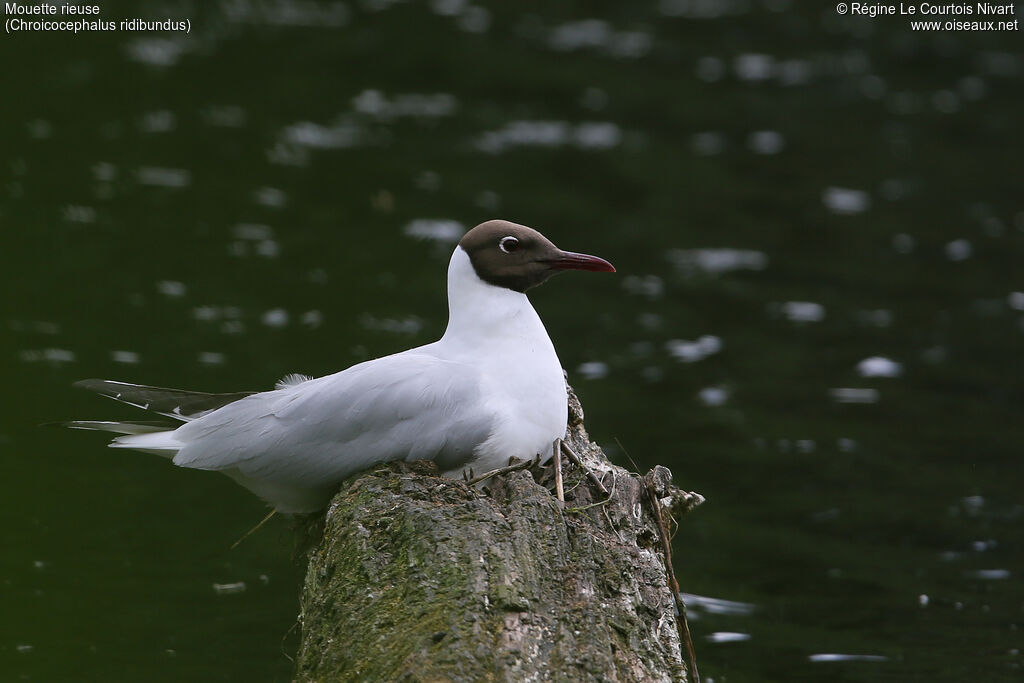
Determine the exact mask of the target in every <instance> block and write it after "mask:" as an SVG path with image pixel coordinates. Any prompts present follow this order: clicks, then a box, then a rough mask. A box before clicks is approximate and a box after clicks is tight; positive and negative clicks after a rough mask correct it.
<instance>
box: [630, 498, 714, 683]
mask: <svg viewBox="0 0 1024 683" xmlns="http://www.w3.org/2000/svg"><path fill="white" fill-rule="evenodd" d="M644 483H645V484H646V485H647V496H648V497H649V498H650V499H651V508H652V509H653V510H654V520H655V521H656V522H657V523H658V536H659V537H660V538H661V551H662V553H663V554H664V555H665V570H666V571H667V573H668V587H669V590H671V591H672V597H673V598H674V599H675V602H676V609H677V610H678V611H679V616H680V617H681V618H680V619H678V620H676V624H677V625H678V626H679V636H680V637H681V638H682V639H683V642H684V643H685V644H686V654H687V655H688V656H689V659H690V678H691V679H693V683H700V674H699V673H697V655H696V653H695V652H694V651H693V639H692V638H691V637H690V623H689V622H688V621H687V620H686V603H684V602H683V598H682V596H681V595H680V594H679V582H678V581H676V571H675V569H673V568H672V544H671V543H669V540H668V529H667V528H666V527H665V518H664V517H663V516H662V514H661V503H659V502H658V496H657V494H656V493H655V492H654V485H653V484H652V483H651V482H649V481H647V482H644Z"/></svg>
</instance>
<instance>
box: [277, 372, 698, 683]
mask: <svg viewBox="0 0 1024 683" xmlns="http://www.w3.org/2000/svg"><path fill="white" fill-rule="evenodd" d="M569 421H570V427H569V434H568V438H567V440H566V443H567V444H568V445H569V446H570V447H571V448H572V449H573V451H574V452H575V453H577V454H578V455H579V456H580V458H581V459H582V461H583V463H584V464H585V465H586V466H587V468H589V469H590V470H591V471H592V472H594V473H595V474H596V475H598V476H599V477H601V478H602V480H603V482H604V485H605V486H606V487H607V489H608V490H609V491H610V495H608V496H606V495H605V494H604V493H602V492H600V491H599V490H598V489H597V487H596V485H594V484H593V483H592V482H591V481H590V480H588V479H587V478H586V477H585V476H584V474H583V472H582V471H581V470H580V469H579V468H576V467H573V466H571V465H570V466H566V467H564V470H565V489H566V495H565V499H566V500H565V503H564V505H563V504H562V503H560V502H559V501H558V500H557V499H556V498H555V496H554V495H553V494H552V492H551V490H549V488H548V487H547V486H545V484H546V483H548V480H549V479H550V476H551V472H550V469H548V468H538V467H533V468H531V469H530V470H525V471H518V472H514V473H510V474H506V475H501V476H497V477H494V478H493V479H491V480H489V481H487V482H486V484H485V487H484V489H481V488H480V487H477V486H470V485H469V484H467V483H465V482H463V481H457V480H451V479H444V478H441V477H438V476H436V473H435V472H434V470H433V465H432V463H414V464H412V465H405V464H401V465H388V466H382V467H379V468H377V469H374V470H371V471H369V472H367V473H364V474H362V475H360V476H358V477H356V478H353V479H351V480H349V481H347V482H346V483H345V484H344V485H343V486H342V488H341V490H340V491H339V492H338V494H337V495H336V496H335V498H334V500H333V501H332V503H331V505H330V507H329V509H328V511H327V515H326V519H325V528H324V535H323V540H322V541H321V542H320V544H319V545H318V547H316V548H314V550H313V551H312V552H311V555H310V560H309V567H308V570H307V574H306V581H305V586H304V589H303V594H302V614H301V625H302V642H301V645H300V648H299V655H298V668H297V673H296V680H299V681H424V682H427V681H437V682H442V681H466V682H474V683H475V682H477V681H517V682H518V681H637V682H640V681H644V682H648V681H685V680H686V665H685V663H684V662H685V659H684V657H683V656H682V654H681V643H680V635H679V634H680V631H679V629H678V624H677V613H676V609H675V604H674V598H673V594H672V592H671V591H670V589H669V582H668V577H667V575H666V571H665V562H664V558H663V557H662V554H661V547H662V546H661V542H660V537H659V527H658V525H657V523H656V521H655V519H654V518H653V516H652V514H651V512H652V511H651V505H652V503H651V500H652V496H651V495H650V492H654V493H655V495H654V496H653V498H654V499H656V500H657V503H656V504H658V505H660V506H661V510H662V511H663V512H664V514H665V515H666V516H667V515H669V514H673V513H674V514H676V516H679V515H681V514H682V513H684V512H686V511H688V510H689V509H690V508H692V507H694V506H695V505H697V504H699V503H700V502H702V500H703V499H702V498H701V497H700V496H699V495H697V494H692V493H684V492H682V491H679V490H678V489H675V488H673V487H672V486H671V482H670V480H671V474H670V473H669V472H668V470H666V469H665V468H662V467H659V468H655V469H654V470H652V471H651V472H650V473H649V474H648V475H647V476H645V477H643V478H641V477H639V476H638V475H635V474H630V473H628V472H626V471H625V470H623V469H621V468H618V467H616V466H614V465H612V464H611V463H610V462H609V461H608V460H607V458H606V457H605V456H604V454H603V453H602V452H601V450H600V448H598V447H597V446H596V445H594V444H593V443H591V442H590V440H589V438H588V436H587V434H586V431H585V430H584V428H583V413H582V410H581V408H580V406H579V402H578V401H576V399H575V396H574V395H573V394H572V392H571V391H570V419H569ZM538 482H541V483H538Z"/></svg>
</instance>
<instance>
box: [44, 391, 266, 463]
mask: <svg viewBox="0 0 1024 683" xmlns="http://www.w3.org/2000/svg"><path fill="white" fill-rule="evenodd" d="M75 386H76V387H80V388H82V389H88V390H89V391H94V392H96V393H97V394H100V395H101V396H106V397H107V398H111V399H114V400H115V401H119V402H121V403H126V404H128V405H130V406H134V407H136V408H142V409H143V410H148V411H150V412H153V413H157V414H158V415H163V416H164V417H167V418H170V419H169V420H158V421H137V420H125V421H112V420H72V421H70V422H65V423H64V426H65V427H70V428H72V429H88V430H92V431H101V432H113V433H115V434H122V435H123V436H119V437H117V438H116V439H114V440H113V441H112V442H111V443H110V446H111V448H132V449H134V450H139V451H144V452H146V453H155V454H157V455H162V456H164V457H168V458H172V457H174V454H175V453H177V452H178V451H179V450H180V449H181V447H182V445H183V444H182V443H181V442H180V441H179V440H178V439H176V438H175V437H174V431H175V430H176V429H177V428H178V427H180V426H181V425H182V424H184V423H185V422H189V421H190V420H194V419H195V418H197V417H202V416H203V415H206V414H207V413H209V412H212V411H214V410H217V409H218V408H222V407H224V406H226V405H227V404H229V403H234V402H235V401H237V400H239V399H243V398H245V397H246V396H249V395H251V394H252V393H253V392H250V391H241V392H236V393H231V394H207V393H204V392H200V391H182V390H181V389H162V388H160V387H149V386H145V385H143V384H128V383H127V382H115V381H113V380H106V379H84V380H82V381H80V382H75Z"/></svg>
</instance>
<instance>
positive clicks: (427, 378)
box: [67, 221, 615, 513]
mask: <svg viewBox="0 0 1024 683" xmlns="http://www.w3.org/2000/svg"><path fill="white" fill-rule="evenodd" d="M566 269H576V270H595V271H614V270H615V269H614V268H613V267H612V265H611V264H610V263H608V262H607V261H605V260H603V259H600V258H597V257H596V256H588V255H586V254H576V253H573V252H567V251H562V250H561V249H559V248H558V247H556V246H555V245H554V244H552V243H551V242H550V241H549V240H548V239H547V238H545V237H544V236H543V235H541V234H540V233H539V232H537V231H536V230H532V229H531V228H527V227H525V226H522V225H516V224H515V223H509V222H507V221H487V222H486V223H481V224H480V225H478V226H476V227H475V228H473V229H472V230H470V231H469V232H467V233H466V235H465V236H464V237H463V238H462V240H461V241H460V242H459V246H457V247H456V248H455V252H454V253H453V254H452V258H451V261H450V263H449V265H448V314H449V315H448V328H447V329H446V330H445V333H444V336H443V337H441V339H439V340H438V341H436V342H434V343H433V344H427V345H425V346H421V347H419V348H415V349H410V350H408V351H404V352H402V353H397V354H394V355H392V356H387V357H385V358H378V359H376V360H372V361H367V362H365V363H360V364H359V365H355V366H353V367H351V368H348V369H347V370H343V371H342V372H339V373H336V374H333V375H328V376H326V377H320V378H318V379H310V378H308V377H305V376H303V375H289V376H287V377H285V378H284V379H283V380H281V381H280V382H278V384H277V386H276V387H275V389H274V390H272V391H266V392H262V393H255V394H253V393H248V392H236V393H227V394H207V393H201V392H194V391H181V390H178V389H161V388H157V387H148V386H143V385H136V384H126V383H124V382H116V381H110V380H83V381H82V382H78V383H77V384H78V386H81V387H83V388H86V389H90V390H92V391H96V392H98V393H100V394H102V395H104V396H107V397H108V398H112V399H115V400H118V401H121V402H123V403H128V404H130V405H133V406H136V407H139V408H143V409H145V410H149V411H150V412H152V413H156V414H158V415H162V416H164V417H167V418H172V419H173V420H176V421H177V423H172V424H168V423H166V422H163V423H153V422H113V421H101V420H76V421H72V422H68V423H67V425H68V426H69V427H74V428H78V429H90V430H100V431H111V432H118V433H121V434H123V436H119V437H117V438H116V439H114V441H113V442H112V443H111V444H110V445H111V446H113V447H115V448H131V449H135V450H139V451H145V452H148V453H156V454H158V455H162V456H164V457H167V458H170V459H172V460H173V462H174V464H176V465H180V466H182V467H191V468H194V469H203V470H215V471H219V472H223V473H224V474H227V475H228V476H230V477H232V478H233V479H235V480H236V481H238V482H239V483H240V484H242V485H243V486H245V487H246V488H248V489H250V490H251V491H253V492H254V493H256V494H257V495H259V496H260V497H262V498H263V499H264V500H266V501H268V502H269V503H271V504H272V505H273V506H274V507H275V508H276V509H277V510H279V511H281V512H291V513H302V512H314V511H316V510H319V509H321V508H323V507H325V506H326V505H327V503H328V502H329V500H330V497H331V495H332V494H333V492H334V491H335V489H336V488H337V486H338V484H339V483H340V482H341V481H342V480H343V479H345V478H346V477H348V476H349V475H351V474H353V473H355V472H357V471H359V470H362V469H365V468H367V467H369V466H371V465H374V464H377V463H380V462H386V461H391V460H422V459H428V460H434V461H435V462H437V463H438V465H439V467H440V469H441V470H442V471H443V472H444V473H445V474H448V475H451V476H458V475H459V474H461V473H463V472H464V471H466V470H467V469H473V470H475V471H477V472H484V471H487V470H491V469H495V468H497V467H501V466H503V465H505V464H506V463H507V462H508V461H509V459H510V458H521V459H530V458H533V457H535V456H538V455H539V456H541V457H542V459H547V458H548V457H550V455H551V452H552V444H553V442H554V440H555V439H557V438H559V437H561V436H563V435H564V433H565V427H566V414H567V407H566V388H565V381H564V379H563V377H562V369H561V364H560V363H559V362H558V357H557V356H556V355H555V349H554V347H553V346H552V344H551V340H550V339H549V338H548V334H547V331H546V330H545V329H544V325H543V324H542V323H541V321H540V318H539V317H538V316H537V313H536V311H534V310H533V306H531V305H530V302H529V300H528V299H527V298H526V294H525V292H526V290H527V289H529V288H530V287H534V286H536V285H539V284H541V283H542V282H544V281H545V280H547V279H548V278H549V277H551V276H552V275H554V274H555V273H557V272H559V271H562V270H566Z"/></svg>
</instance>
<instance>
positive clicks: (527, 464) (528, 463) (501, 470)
mask: <svg viewBox="0 0 1024 683" xmlns="http://www.w3.org/2000/svg"><path fill="white" fill-rule="evenodd" d="M533 463H534V461H533V460H524V461H522V462H517V463H516V464H515V465H509V466H508V467H499V468H498V469H496V470H491V471H490V472H487V473H485V474H481V475H480V476H479V477H474V478H472V479H470V480H469V482H467V483H468V484H469V485H470V486H475V485H477V484H479V483H480V482H482V481H484V480H486V479H490V478H491V477H496V476H498V475H499V474H508V473H509V472H518V471H519V470H525V469H526V468H527V467H530V466H532V465H533Z"/></svg>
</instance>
